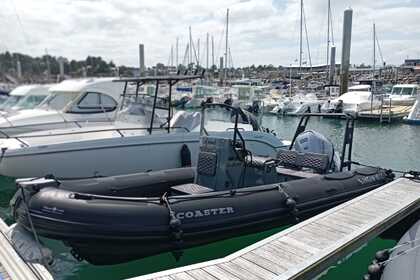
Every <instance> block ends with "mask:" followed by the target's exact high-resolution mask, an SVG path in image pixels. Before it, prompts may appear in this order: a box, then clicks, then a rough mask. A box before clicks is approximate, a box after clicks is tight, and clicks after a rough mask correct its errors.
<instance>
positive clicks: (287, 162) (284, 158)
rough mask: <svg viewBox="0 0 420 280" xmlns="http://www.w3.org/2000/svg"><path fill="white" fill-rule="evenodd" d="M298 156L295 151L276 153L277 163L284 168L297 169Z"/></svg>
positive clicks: (284, 150) (281, 150) (283, 150)
mask: <svg viewBox="0 0 420 280" xmlns="http://www.w3.org/2000/svg"><path fill="white" fill-rule="evenodd" d="M298 156H299V153H298V152H296V151H291V150H286V149H280V150H279V151H278V152H277V160H278V161H277V162H278V164H279V165H281V166H284V167H292V168H298V161H297V160H298Z"/></svg>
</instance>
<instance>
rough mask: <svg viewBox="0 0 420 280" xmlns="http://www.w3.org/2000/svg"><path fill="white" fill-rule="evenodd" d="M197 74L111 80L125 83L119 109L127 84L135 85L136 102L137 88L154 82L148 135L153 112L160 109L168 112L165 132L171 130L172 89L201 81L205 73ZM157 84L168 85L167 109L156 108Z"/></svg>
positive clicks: (151, 124) (153, 116) (125, 94)
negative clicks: (179, 83) (193, 81)
mask: <svg viewBox="0 0 420 280" xmlns="http://www.w3.org/2000/svg"><path fill="white" fill-rule="evenodd" d="M197 72H198V71H195V73H194V74H192V75H188V73H187V72H185V73H184V74H180V72H179V71H178V73H177V75H169V76H148V77H133V78H120V79H116V80H113V81H114V82H120V83H125V84H124V90H123V93H122V95H121V96H122V101H121V108H122V106H123V104H124V99H125V97H126V96H127V86H128V84H129V83H130V84H135V85H136V92H135V96H136V101H137V100H138V96H139V88H140V87H141V86H143V85H144V84H146V83H152V82H154V83H155V85H156V87H155V94H154V96H153V109H152V117H151V121H150V126H149V129H148V131H149V134H152V131H153V122H154V118H155V111H156V109H161V110H167V111H168V116H167V125H168V128H167V130H168V133H169V132H170V129H171V127H170V122H171V119H172V110H171V104H172V87H173V86H174V85H175V84H176V83H178V82H179V81H191V80H196V79H202V78H203V76H204V72H205V71H204V70H203V71H202V72H201V74H199V75H198V74H197ZM159 84H168V86H169V94H168V99H167V103H168V106H167V107H162V106H158V104H157V100H158V91H159Z"/></svg>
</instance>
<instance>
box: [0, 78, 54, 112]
mask: <svg viewBox="0 0 420 280" xmlns="http://www.w3.org/2000/svg"><path fill="white" fill-rule="evenodd" d="M49 88H50V85H22V86H18V87H16V88H15V89H14V90H12V91H11V92H10V93H9V97H8V98H7V100H5V102H3V103H2V104H1V105H0V111H1V114H2V115H3V116H5V115H10V114H11V113H13V112H16V111H19V110H23V109H33V108H35V107H36V106H38V105H39V104H40V103H41V102H42V101H43V100H44V99H45V98H46V97H47V96H48V94H49V92H48V89H49Z"/></svg>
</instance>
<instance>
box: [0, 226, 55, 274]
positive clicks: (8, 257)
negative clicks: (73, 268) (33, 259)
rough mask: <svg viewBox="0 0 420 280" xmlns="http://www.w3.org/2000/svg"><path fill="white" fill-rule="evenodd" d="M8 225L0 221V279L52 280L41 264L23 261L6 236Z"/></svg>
mask: <svg viewBox="0 0 420 280" xmlns="http://www.w3.org/2000/svg"><path fill="white" fill-rule="evenodd" d="M7 230H8V227H7V225H6V224H5V223H4V222H3V220H1V219H0V279H1V280H52V279H53V277H52V276H51V274H50V273H49V272H48V271H47V269H46V268H45V267H44V266H42V265H41V264H35V263H29V262H26V261H25V260H23V259H22V258H21V257H20V256H19V254H18V253H17V252H16V250H15V249H14V248H13V246H12V245H11V243H10V241H9V240H8V238H7V236H6V232H7Z"/></svg>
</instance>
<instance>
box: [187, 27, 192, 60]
mask: <svg viewBox="0 0 420 280" xmlns="http://www.w3.org/2000/svg"><path fill="white" fill-rule="evenodd" d="M189 29H190V45H189V46H190V56H189V59H188V64H189V63H192V61H193V54H192V49H193V46H192V35H191V26H190V27H189Z"/></svg>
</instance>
